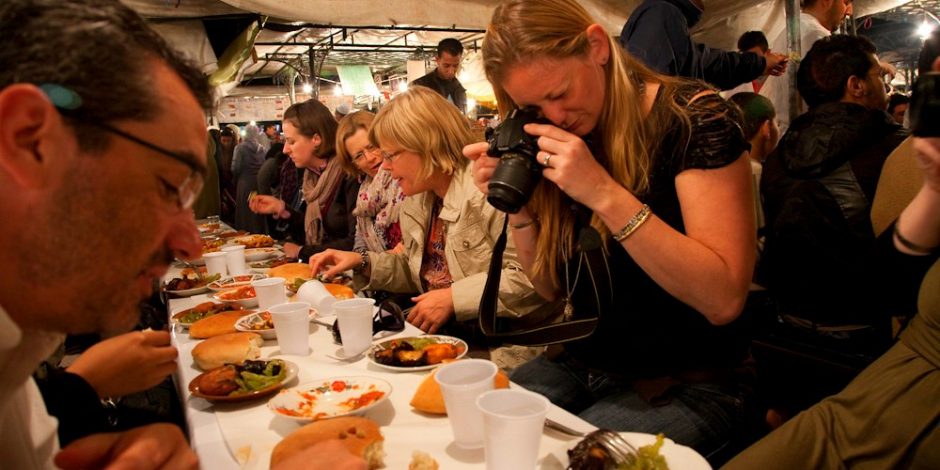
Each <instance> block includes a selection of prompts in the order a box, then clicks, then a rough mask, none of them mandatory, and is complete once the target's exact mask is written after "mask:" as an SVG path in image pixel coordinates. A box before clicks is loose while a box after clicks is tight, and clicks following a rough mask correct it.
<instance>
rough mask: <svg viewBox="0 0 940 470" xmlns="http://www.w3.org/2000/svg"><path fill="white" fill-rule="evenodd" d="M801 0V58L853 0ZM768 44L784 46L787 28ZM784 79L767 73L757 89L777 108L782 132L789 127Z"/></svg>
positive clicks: (848, 9) (783, 48) (849, 10)
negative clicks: (764, 80) (762, 83)
mask: <svg viewBox="0 0 940 470" xmlns="http://www.w3.org/2000/svg"><path fill="white" fill-rule="evenodd" d="M802 3H803V4H802V11H801V12H800V49H801V53H800V59H801V60H802V59H803V58H804V57H806V53H807V52H808V51H809V49H810V48H811V47H813V43H815V42H816V41H817V40H819V39H820V38H824V37H826V36H829V35H831V34H832V32H833V31H835V30H836V29H837V28H838V27H839V25H840V24H842V20H844V19H845V17H846V16H850V15H851V14H852V0H804V1H803V2H802ZM770 47H771V50H773V51H777V52H780V51H786V50H787V30H786V28H784V30H783V31H781V32H780V34H779V35H778V36H777V37H776V38H774V40H773V42H772V43H771V44H770ZM795 65H797V66H798V65H799V64H795ZM787 83H788V82H787V75H783V76H780V77H768V78H767V81H766V82H764V86H763V87H761V89H760V94H761V95H763V96H766V97H767V98H768V99H770V101H771V103H773V105H774V109H775V110H776V111H777V119H778V121H779V124H780V134H781V135H782V134H784V133H785V132H786V131H787V128H788V127H790V102H789V91H790V90H789V87H788V85H787ZM804 108H805V104H804ZM803 111H805V109H804V110H803Z"/></svg>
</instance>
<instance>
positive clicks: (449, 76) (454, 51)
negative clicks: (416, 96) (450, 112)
mask: <svg viewBox="0 0 940 470" xmlns="http://www.w3.org/2000/svg"><path fill="white" fill-rule="evenodd" d="M462 57H463V44H461V43H460V41H458V40H456V39H454V38H447V39H443V40H441V42H439V43H437V57H435V58H434V62H435V63H437V68H435V69H434V70H433V71H431V73H429V74H427V75H425V76H423V77H421V78H419V79H417V80H415V81H413V82H411V84H412V85H421V86H426V87H428V88H430V89H432V90H434V91H436V92H437V93H438V94H439V95H441V96H443V97H444V98H445V99H447V101H450V102H451V103H453V104H454V106H456V107H457V109H459V110H460V112H461V113H464V114H466V112H467V92H466V90H464V88H463V85H461V84H460V80H457V70H459V69H460V60H461V58H462Z"/></svg>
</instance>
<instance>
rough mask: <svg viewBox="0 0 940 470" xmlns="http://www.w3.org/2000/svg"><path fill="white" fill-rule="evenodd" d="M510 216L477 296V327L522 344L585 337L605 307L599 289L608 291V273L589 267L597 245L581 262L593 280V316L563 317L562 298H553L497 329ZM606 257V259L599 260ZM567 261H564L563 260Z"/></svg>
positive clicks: (500, 337)
mask: <svg viewBox="0 0 940 470" xmlns="http://www.w3.org/2000/svg"><path fill="white" fill-rule="evenodd" d="M508 220H509V218H508V217H506V219H505V220H504V221H503V230H502V233H500V235H499V238H498V239H497V240H496V244H495V245H494V246H493V257H492V258H491V259H490V268H489V272H488V273H487V278H486V286H485V287H484V288H483V298H482V299H481V300H480V314H479V319H480V329H481V330H482V331H483V334H485V335H486V336H487V337H490V338H494V339H499V340H502V341H504V342H506V343H510V344H519V345H524V346H541V345H547V344H555V343H563V342H567V341H574V340H578V339H583V338H587V337H588V336H591V334H593V333H594V330H595V329H597V324H598V322H599V320H600V312H601V310H603V309H604V308H606V306H607V305H606V304H604V303H602V302H601V301H600V299H601V298H602V295H601V294H600V293H601V292H611V291H610V279H609V276H607V277H605V276H601V275H598V273H595V272H594V270H593V269H591V265H592V264H594V265H595V266H597V264H595V263H594V262H596V261H597V260H596V259H592V258H596V257H598V256H600V257H603V250H602V249H601V248H600V247H597V248H596V249H592V250H587V251H585V253H586V254H587V257H586V259H585V260H583V261H582V262H586V263H587V272H588V278H589V279H590V281H591V283H592V284H593V289H592V292H593V294H594V295H595V300H596V302H597V303H596V305H597V312H596V313H595V315H594V316H593V317H588V318H578V319H571V320H568V321H564V319H563V314H564V304H565V302H564V301H563V300H556V301H554V302H551V303H549V304H546V305H544V306H542V307H540V308H539V309H537V310H536V311H534V312H532V313H529V314H528V315H526V316H525V317H524V318H523V319H522V320H521V321H520V322H519V324H518V325H514V326H513V327H512V328H511V329H510V330H509V331H502V332H500V331H497V329H498V327H497V318H496V311H497V309H498V303H499V281H500V276H501V273H502V269H503V252H504V251H505V250H506V241H507V240H506V225H507V224H508ZM602 261H605V262H606V260H602ZM566 262H567V261H566ZM529 318H531V319H537V320H538V321H539V323H537V324H534V325H533V324H531V321H526V319H529Z"/></svg>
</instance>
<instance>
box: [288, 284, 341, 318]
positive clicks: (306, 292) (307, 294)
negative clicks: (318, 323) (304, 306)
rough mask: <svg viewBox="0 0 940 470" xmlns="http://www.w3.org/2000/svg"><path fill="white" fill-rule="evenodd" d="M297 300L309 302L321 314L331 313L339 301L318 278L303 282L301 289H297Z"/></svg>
mask: <svg viewBox="0 0 940 470" xmlns="http://www.w3.org/2000/svg"><path fill="white" fill-rule="evenodd" d="M297 300H299V301H301V302H307V303H309V304H310V305H312V306H313V308H315V309H317V312H319V314H320V315H329V314H330V312H332V311H333V304H335V303H336V301H337V299H336V297H333V294H331V293H330V291H328V290H326V286H324V285H323V283H322V282H320V281H317V280H316V279H314V280H312V281H307V282H305V283H303V284H301V286H300V289H297Z"/></svg>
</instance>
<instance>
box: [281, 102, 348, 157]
mask: <svg viewBox="0 0 940 470" xmlns="http://www.w3.org/2000/svg"><path fill="white" fill-rule="evenodd" d="M284 121H285V122H289V123H291V125H292V126H294V127H296V128H297V130H298V131H300V133H301V134H302V135H303V136H305V137H308V138H310V137H313V136H314V135H319V136H320V140H321V143H320V148H318V149H317V156H319V157H321V158H329V157H332V156H333V154H334V153H336V150H335V149H336V118H334V117H333V113H332V112H330V109H329V108H327V107H326V105H324V104H323V103H321V102H319V101H317V100H307V101H304V102H303V103H295V104H292V105H291V107H290V108H287V111H284Z"/></svg>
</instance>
